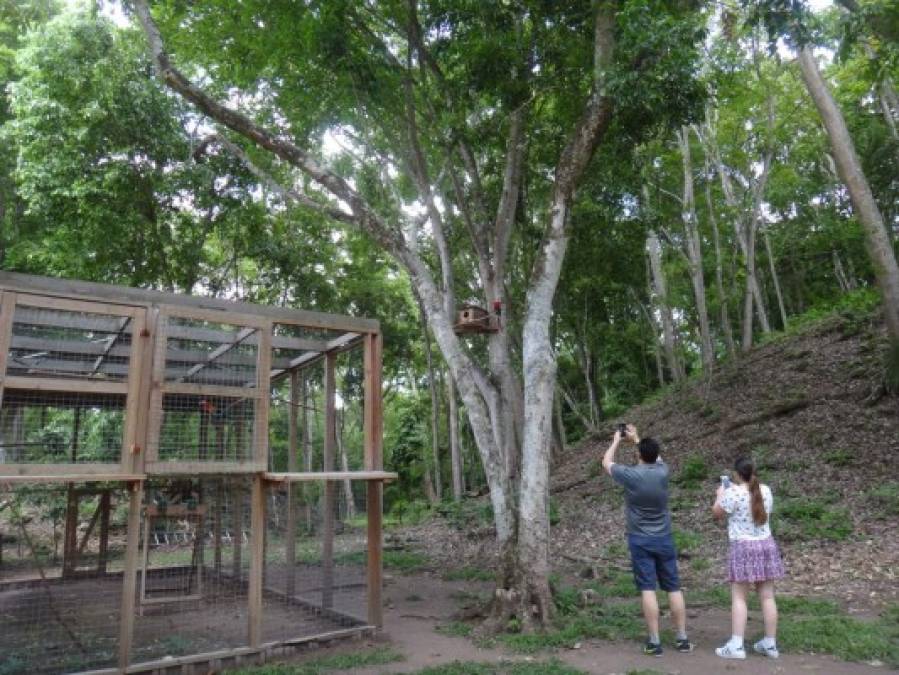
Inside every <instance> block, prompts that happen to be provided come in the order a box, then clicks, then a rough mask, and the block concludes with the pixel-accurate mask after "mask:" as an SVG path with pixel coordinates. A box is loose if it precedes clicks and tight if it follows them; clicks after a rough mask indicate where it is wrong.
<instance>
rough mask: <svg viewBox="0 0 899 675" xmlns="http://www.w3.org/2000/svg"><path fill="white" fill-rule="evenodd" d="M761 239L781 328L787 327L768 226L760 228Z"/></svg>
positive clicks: (785, 311)
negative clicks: (778, 310)
mask: <svg viewBox="0 0 899 675" xmlns="http://www.w3.org/2000/svg"><path fill="white" fill-rule="evenodd" d="M762 239H763V240H764V242H765V253H766V254H767V255H768V269H769V270H770V272H771V281H772V282H773V283H774V294H775V295H776V296H777V307H778V309H780V321H781V324H782V325H783V329H784V330H786V329H787V328H789V321H788V320H787V310H786V309H785V308H784V297H783V294H782V293H781V292H780V279H779V278H778V276H777V267H776V266H775V265H774V253H772V251H771V241H770V239H769V238H768V228H767V227H766V228H765V229H764V230H762Z"/></svg>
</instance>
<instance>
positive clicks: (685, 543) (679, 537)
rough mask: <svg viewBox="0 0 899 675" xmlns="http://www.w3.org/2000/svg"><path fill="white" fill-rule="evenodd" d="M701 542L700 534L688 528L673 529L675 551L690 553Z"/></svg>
mask: <svg viewBox="0 0 899 675" xmlns="http://www.w3.org/2000/svg"><path fill="white" fill-rule="evenodd" d="M701 543H702V535H701V534H699V533H698V532H691V531H688V530H677V529H676V530H674V546H675V548H676V549H677V552H678V553H679V554H680V553H690V552H692V551H695V550H696V549H697V548H698V547H699V545H700V544H701Z"/></svg>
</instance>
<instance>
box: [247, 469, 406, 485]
mask: <svg viewBox="0 0 899 675" xmlns="http://www.w3.org/2000/svg"><path fill="white" fill-rule="evenodd" d="M398 477H399V474H396V473H393V472H391V471H300V472H297V473H289V472H288V473H283V472H266V473H265V479H266V480H267V481H271V482H275V483H301V482H314V481H328V482H334V483H337V482H340V481H345V480H365V481H369V480H380V481H385V482H390V481H393V480H396V479H397V478H398Z"/></svg>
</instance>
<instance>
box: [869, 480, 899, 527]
mask: <svg viewBox="0 0 899 675" xmlns="http://www.w3.org/2000/svg"><path fill="white" fill-rule="evenodd" d="M868 497H870V499H871V503H872V504H874V505H875V506H876V507H877V511H878V516H880V517H881V518H887V517H890V516H893V517H895V516H899V482H896V481H893V482H891V483H883V484H882V485H878V486H877V487H875V488H872V489H871V490H868Z"/></svg>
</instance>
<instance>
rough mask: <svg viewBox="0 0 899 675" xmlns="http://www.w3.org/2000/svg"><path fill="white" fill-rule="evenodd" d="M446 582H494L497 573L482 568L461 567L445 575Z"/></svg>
mask: <svg viewBox="0 0 899 675" xmlns="http://www.w3.org/2000/svg"><path fill="white" fill-rule="evenodd" d="M443 578H444V580H446V581H493V580H494V579H495V578H496V572H494V571H493V570H488V569H483V568H480V567H460V568H458V569H454V570H449V571H447V572H445V573H444V574H443Z"/></svg>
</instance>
